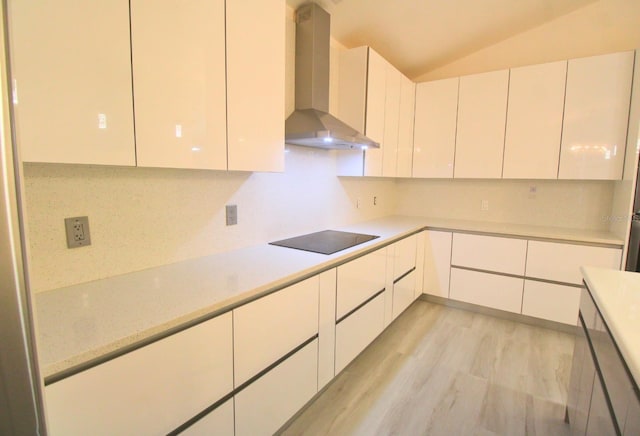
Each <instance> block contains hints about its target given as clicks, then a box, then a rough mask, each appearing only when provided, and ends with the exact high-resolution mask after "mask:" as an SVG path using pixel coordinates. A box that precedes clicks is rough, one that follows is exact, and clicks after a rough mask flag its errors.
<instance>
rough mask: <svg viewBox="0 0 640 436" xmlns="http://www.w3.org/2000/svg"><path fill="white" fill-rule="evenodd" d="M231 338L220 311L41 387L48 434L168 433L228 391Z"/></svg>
mask: <svg viewBox="0 0 640 436" xmlns="http://www.w3.org/2000/svg"><path fill="white" fill-rule="evenodd" d="M231 338H232V334H231V313H226V314H224V315H220V316H218V317H216V318H213V319H211V320H209V321H205V322H203V323H201V324H198V325H196V326H194V327H191V328H189V329H187V330H184V331H182V332H179V333H176V334H174V335H172V336H169V337H167V338H164V339H161V340H159V341H157V342H154V343H152V344H150V345H147V346H145V347H142V348H140V349H138V350H135V351H132V352H130V353H127V354H124V355H122V356H120V357H117V358H115V359H113V360H110V361H108V362H105V363H103V364H101V365H98V366H95V367H93V368H90V369H88V370H86V371H83V372H80V373H78V374H76V375H73V376H71V377H68V378H65V379H63V380H61V381H58V382H55V383H52V384H50V385H48V386H46V388H45V400H46V406H47V417H48V431H49V434H51V435H54V436H55V435H88V434H91V435H114V434H166V433H168V432H170V431H172V430H174V429H175V428H177V427H179V426H180V425H182V424H183V423H184V422H186V421H188V420H189V419H191V418H193V417H194V416H195V415H197V414H198V413H200V412H202V411H203V410H205V409H206V408H207V407H209V406H211V405H212V404H214V403H215V402H216V401H218V400H220V398H222V397H223V396H224V395H226V394H228V393H230V392H231V391H232V388H233V361H232V359H233V354H232V352H233V350H232V343H231ZM203 344H206V346H203Z"/></svg>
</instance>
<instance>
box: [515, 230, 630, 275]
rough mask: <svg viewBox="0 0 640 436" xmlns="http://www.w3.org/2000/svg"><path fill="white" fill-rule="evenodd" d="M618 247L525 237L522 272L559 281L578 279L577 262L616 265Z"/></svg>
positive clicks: (591, 264) (613, 266)
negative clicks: (525, 252) (525, 255)
mask: <svg viewBox="0 0 640 436" xmlns="http://www.w3.org/2000/svg"><path fill="white" fill-rule="evenodd" d="M621 255H622V252H621V250H620V249H619V248H606V247H591V246H587V245H574V244H562V243H558V242H543V241H529V249H528V251H527V269H526V276H527V277H532V278H538V279H546V280H554V281H557V282H563V283H573V284H576V285H579V284H581V283H582V274H581V272H580V267H581V266H596V267H602V268H613V269H618V268H620V256H621Z"/></svg>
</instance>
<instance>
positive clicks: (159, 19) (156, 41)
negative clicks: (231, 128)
mask: <svg viewBox="0 0 640 436" xmlns="http://www.w3.org/2000/svg"><path fill="white" fill-rule="evenodd" d="M131 44H132V51H133V84H134V87H133V90H134V97H135V120H136V155H137V159H138V166H146V167H165V168H166V167H170V168H199V169H216V170H226V169H227V117H226V110H227V102H226V77H225V76H226V69H225V2H224V0H214V1H210V2H205V1H193V2H187V3H185V2H182V1H180V0H160V1H157V2H154V4H153V7H149V3H148V2H146V1H142V0H132V1H131ZM256 98H262V94H261V95H259V96H257V97H256Z"/></svg>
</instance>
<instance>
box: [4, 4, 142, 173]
mask: <svg viewBox="0 0 640 436" xmlns="http://www.w3.org/2000/svg"><path fill="white" fill-rule="evenodd" d="M8 14H9V17H8V18H9V26H10V28H9V31H10V43H11V54H12V57H11V69H12V75H13V79H14V95H13V103H14V108H15V114H16V127H17V141H18V145H19V146H20V158H21V160H22V161H26V162H54V163H74V164H98V165H126V166H134V165H135V164H136V157H135V145H134V131H133V103H132V96H131V50H130V45H129V43H130V40H129V2H128V1H124V0H114V1H103V2H77V1H71V0H61V1H56V2H38V3H37V4H36V3H31V2H24V1H12V2H11V4H10V5H9V8H8Z"/></svg>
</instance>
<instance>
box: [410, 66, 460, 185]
mask: <svg viewBox="0 0 640 436" xmlns="http://www.w3.org/2000/svg"><path fill="white" fill-rule="evenodd" d="M459 81H460V79H458V78H457V77H456V78H453V79H445V80H437V81H434V82H424V83H418V85H417V86H416V113H415V132H414V135H415V136H414V140H413V144H414V145H413V177H431V178H452V177H453V158H454V152H455V147H456V124H457V118H458V83H459Z"/></svg>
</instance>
